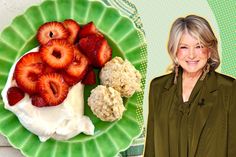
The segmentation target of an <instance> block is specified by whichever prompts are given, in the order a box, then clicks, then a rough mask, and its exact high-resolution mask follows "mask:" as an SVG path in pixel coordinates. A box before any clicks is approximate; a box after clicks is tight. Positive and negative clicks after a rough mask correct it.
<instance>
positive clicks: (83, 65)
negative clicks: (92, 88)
mask: <svg viewBox="0 0 236 157" xmlns="http://www.w3.org/2000/svg"><path fill="white" fill-rule="evenodd" d="M74 54H75V58H74V61H73V62H72V63H71V64H70V65H69V67H68V68H67V69H66V72H67V73H68V74H69V75H70V76H72V77H74V78H77V80H82V78H83V77H84V75H85V73H86V71H87V68H88V64H89V62H88V60H87V58H86V57H85V56H84V55H83V54H82V53H81V52H80V51H79V49H78V48H76V47H74Z"/></svg>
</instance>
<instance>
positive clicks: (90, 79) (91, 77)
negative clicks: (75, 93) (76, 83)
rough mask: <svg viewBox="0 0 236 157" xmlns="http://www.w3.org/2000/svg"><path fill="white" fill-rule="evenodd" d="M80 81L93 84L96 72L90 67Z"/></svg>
mask: <svg viewBox="0 0 236 157" xmlns="http://www.w3.org/2000/svg"><path fill="white" fill-rule="evenodd" d="M82 83H83V84H85V85H94V84H96V74H95V72H94V70H93V69H92V68H91V69H90V70H89V71H88V72H87V73H86V75H85V77H84V79H83V80H82Z"/></svg>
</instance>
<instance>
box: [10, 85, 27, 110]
mask: <svg viewBox="0 0 236 157" xmlns="http://www.w3.org/2000/svg"><path fill="white" fill-rule="evenodd" d="M24 97H25V93H24V91H23V90H22V89H20V88H18V87H10V88H9V89H8V90H7V100H8V103H9V105H10V106H13V105H15V104H16V103H18V102H19V101H20V100H21V99H23V98H24Z"/></svg>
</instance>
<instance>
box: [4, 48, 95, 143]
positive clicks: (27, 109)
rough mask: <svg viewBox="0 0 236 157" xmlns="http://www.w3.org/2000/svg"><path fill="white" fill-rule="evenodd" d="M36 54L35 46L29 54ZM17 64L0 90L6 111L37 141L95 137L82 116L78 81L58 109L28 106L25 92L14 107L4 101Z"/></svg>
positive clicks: (82, 100)
mask: <svg viewBox="0 0 236 157" xmlns="http://www.w3.org/2000/svg"><path fill="white" fill-rule="evenodd" d="M36 51H38V47H36V48H34V49H32V50H30V51H29V52H36ZM15 65H16V63H15V64H14V65H13V66H12V68H11V70H10V72H9V75H8V79H7V83H6V85H5V87H4V89H3V91H2V93H1V94H2V98H3V102H4V104H5V108H6V109H8V110H10V111H12V112H13V113H14V114H15V115H16V116H17V117H18V119H19V121H20V122H21V124H22V125H23V126H24V127H25V128H26V129H28V130H29V131H30V132H32V133H34V134H36V135H37V136H38V137H39V139H40V141H42V142H44V141H46V140H48V139H49V138H54V139H57V140H67V139H70V138H72V137H74V136H76V135H78V134H80V133H82V132H83V133H85V134H87V135H93V134H94V125H93V123H92V121H91V120H90V119H89V117H87V116H85V115H84V85H83V84H81V82H79V83H77V84H76V85H74V86H73V87H71V88H70V90H69V93H68V95H67V98H66V99H65V100H64V101H63V102H62V103H61V104H59V105H57V106H51V107H36V106H33V105H32V104H31V99H30V97H29V95H28V94H27V93H25V97H24V98H23V99H22V100H20V101H19V102H18V103H17V104H15V105H14V106H10V105H9V103H8V100H7V90H8V89H9V88H10V87H12V86H16V81H15V80H13V79H12V78H13V73H14V69H15Z"/></svg>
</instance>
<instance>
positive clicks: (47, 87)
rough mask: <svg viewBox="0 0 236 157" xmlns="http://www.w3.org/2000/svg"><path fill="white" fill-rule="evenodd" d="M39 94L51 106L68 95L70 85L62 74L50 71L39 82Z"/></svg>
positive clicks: (60, 101) (57, 103)
mask: <svg viewBox="0 0 236 157" xmlns="http://www.w3.org/2000/svg"><path fill="white" fill-rule="evenodd" d="M37 87H38V90H39V94H40V95H41V97H42V98H43V99H44V100H45V101H46V103H47V104H48V105H49V106H56V105H59V104H60V103H62V102H63V101H64V100H65V98H66V97H67V94H68V91H69V86H68V84H67V83H66V82H65V81H64V79H63V77H62V75H61V74H58V73H50V74H45V75H42V76H41V77H40V78H39V80H38V83H37Z"/></svg>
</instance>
